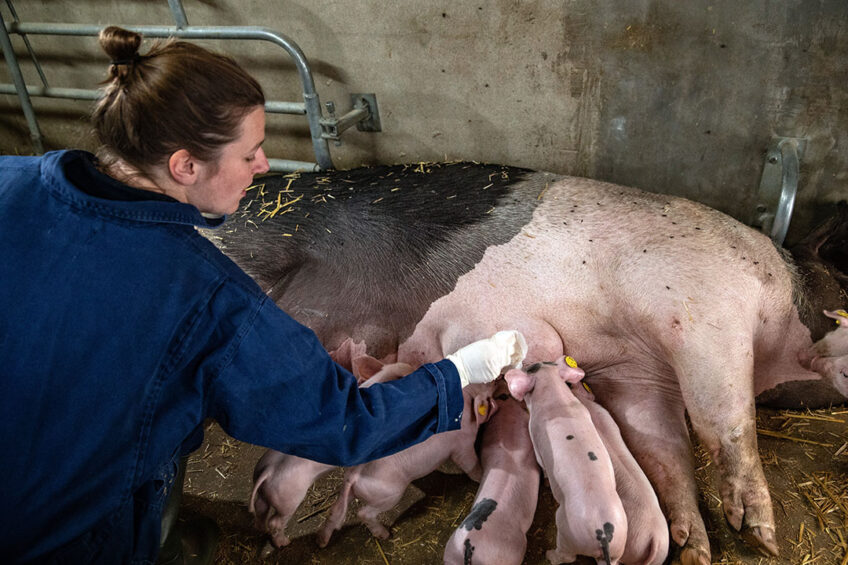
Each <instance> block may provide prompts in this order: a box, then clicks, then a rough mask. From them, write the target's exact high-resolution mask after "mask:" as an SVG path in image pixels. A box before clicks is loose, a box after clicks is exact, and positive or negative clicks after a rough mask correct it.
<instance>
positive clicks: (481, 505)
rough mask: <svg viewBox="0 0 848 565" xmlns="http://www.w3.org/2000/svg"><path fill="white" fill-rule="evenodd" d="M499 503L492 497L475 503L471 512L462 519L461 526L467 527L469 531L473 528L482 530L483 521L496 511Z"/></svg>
mask: <svg viewBox="0 0 848 565" xmlns="http://www.w3.org/2000/svg"><path fill="white" fill-rule="evenodd" d="M497 506H498V503H497V501H495V500H492V499H491V498H484V499H483V500H481V501H480V502H478V503H477V504H475V505H474V507H473V508H472V509H471V512H470V513H469V514H468V516H466V517H465V520H463V521H462V524H461V526H460V527H463V528H465V529H466V530H468V531H469V532H470V531H471V530H480V529H482V528H483V522H485V521H486V519H487V518H488V517H489V515H490V514H491V513H492V512H494V511H495V508H497Z"/></svg>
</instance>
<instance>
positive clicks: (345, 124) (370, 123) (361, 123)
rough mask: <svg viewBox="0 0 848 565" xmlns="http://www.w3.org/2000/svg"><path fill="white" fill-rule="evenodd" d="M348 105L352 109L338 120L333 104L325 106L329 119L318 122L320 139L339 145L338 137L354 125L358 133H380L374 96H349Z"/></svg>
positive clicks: (359, 94) (375, 97)
mask: <svg viewBox="0 0 848 565" xmlns="http://www.w3.org/2000/svg"><path fill="white" fill-rule="evenodd" d="M350 103H351V105H352V106H353V108H352V109H351V110H350V111H349V112H348V113H346V114H345V115H343V116H342V117H340V118H336V105H335V103H333V102H327V103H326V104H325V106H326V108H327V113H328V114H329V117H327V118H321V119H320V120H319V123H320V124H321V129H322V133H321V137H323V138H324V139H332V140H335V141H336V144H337V145H338V144H340V143H341V141H340V139H339V137H340V136H341V134H342V132H343V131H345V130H346V129H348V128H349V127H351V126H353V125H356V129H358V130H359V131H382V128H381V126H380V114H379V112H378V110H377V96H376V95H375V94H373V93H368V94H363V93H357V94H351V95H350Z"/></svg>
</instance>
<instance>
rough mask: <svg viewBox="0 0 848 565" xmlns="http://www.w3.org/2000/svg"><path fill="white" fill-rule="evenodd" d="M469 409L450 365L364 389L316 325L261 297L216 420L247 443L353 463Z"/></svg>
mask: <svg viewBox="0 0 848 565" xmlns="http://www.w3.org/2000/svg"><path fill="white" fill-rule="evenodd" d="M462 408H463V400H462V388H461V386H460V382H459V376H458V374H457V371H456V367H455V366H454V365H453V363H451V362H450V361H448V360H442V361H439V362H438V363H432V364H425V365H423V366H422V367H420V368H419V369H418V370H417V371H415V372H414V373H412V374H410V375H408V376H406V377H403V378H401V379H398V380H396V381H391V382H387V383H381V384H375V385H373V386H371V387H369V388H365V389H360V388H359V387H358V386H357V382H356V378H355V377H354V376H353V375H352V374H351V373H350V372H348V371H347V370H345V369H344V368H343V367H341V366H339V365H337V364H336V363H335V362H334V361H333V360H332V359H331V358H330V356H329V354H328V353H327V352H326V350H325V349H324V348H323V347H322V346H321V343H320V342H319V341H318V338H317V337H316V336H315V334H314V333H313V332H312V331H311V330H310V329H308V328H306V327H304V326H302V325H300V324H298V323H297V322H296V321H295V320H293V319H292V318H290V317H289V316H288V315H287V314H286V313H285V312H283V311H282V310H280V309H279V308H278V307H277V306H276V305H275V304H274V303H273V302H272V301H271V300H270V299H264V300H262V301H261V304H260V306H259V308H258V309H257V310H256V311H255V313H254V315H253V316H252V317H251V318H249V319H247V320H245V322H244V323H243V324H242V325H241V327H240V328H239V334H238V335H236V336H235V338H234V341H233V344H232V351H231V355H230V356H229V359H228V362H227V363H226V365H225V366H224V367H223V368H222V369H221V370H220V371H219V373H218V374H217V376H216V377H215V379H214V382H213V385H212V401H211V403H210V416H212V417H213V418H215V419H216V420H218V422H219V423H220V424H221V426H222V427H223V428H224V430H225V431H226V432H227V433H229V434H230V435H232V436H233V437H235V438H236V439H239V440H241V441H246V442H249V443H253V444H257V445H262V446H265V447H270V448H273V449H276V450H278V451H282V452H284V453H289V454H292V455H297V456H300V457H304V458H307V459H312V460H315V461H320V462H323V463H328V464H333V465H344V466H350V465H356V464H359V463H362V462H365V461H370V460H373V459H377V458H379V457H383V456H386V455H389V454H392V453H394V452H396V451H400V450H402V449H406V448H408V447H410V446H412V445H414V444H416V443H418V442H421V441H423V440H425V439H427V438H429V437H430V436H431V435H433V434H434V433H438V432H443V431H448V430H454V429H458V428H459V426H460V420H461V416H462Z"/></svg>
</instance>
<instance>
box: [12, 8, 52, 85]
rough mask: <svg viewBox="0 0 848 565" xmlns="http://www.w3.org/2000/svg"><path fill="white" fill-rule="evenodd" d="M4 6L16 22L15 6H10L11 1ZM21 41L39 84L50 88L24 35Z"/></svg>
mask: <svg viewBox="0 0 848 565" xmlns="http://www.w3.org/2000/svg"><path fill="white" fill-rule="evenodd" d="M6 5H7V6H8V7H9V12H11V13H12V21H14V22H16V23H17V22H18V21H19V19H18V13H17V12H16V11H15V6H14V5H12V0H6ZM21 39H23V40H24V45H25V46H26V48H27V51H28V52H29V58H30V59H32V64H33V65H35V71H36V72H37V73H38V76H39V77H40V78H41V84H43V85H44V86H50V85H48V84H47V77H46V76H44V71H43V70H42V68H41V64H39V62H38V58H36V56H35V51H33V49H32V44H31V43H30V42H29V38H28V37H27V36H26V35H21Z"/></svg>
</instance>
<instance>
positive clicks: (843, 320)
mask: <svg viewBox="0 0 848 565" xmlns="http://www.w3.org/2000/svg"><path fill="white" fill-rule="evenodd" d="M824 315H825V316H827V317H828V318H833V319H834V320H836V323H837V324H840V325H842V324H845V325H848V312H846V311H845V310H842V309H840V310H824Z"/></svg>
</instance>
